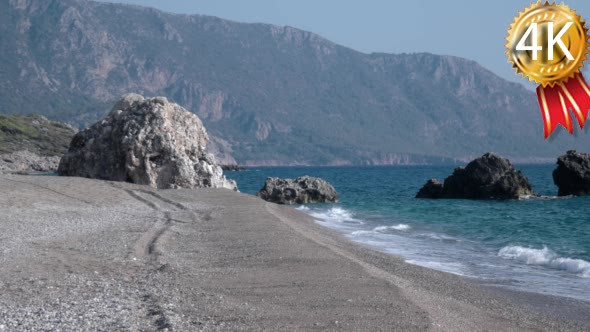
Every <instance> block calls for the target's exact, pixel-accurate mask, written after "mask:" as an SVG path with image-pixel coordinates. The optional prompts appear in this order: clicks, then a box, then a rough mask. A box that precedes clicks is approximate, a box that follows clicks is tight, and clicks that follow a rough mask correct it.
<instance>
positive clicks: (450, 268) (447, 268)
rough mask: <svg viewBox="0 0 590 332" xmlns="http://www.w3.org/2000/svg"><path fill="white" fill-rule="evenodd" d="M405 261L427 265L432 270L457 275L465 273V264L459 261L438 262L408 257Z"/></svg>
mask: <svg viewBox="0 0 590 332" xmlns="http://www.w3.org/2000/svg"><path fill="white" fill-rule="evenodd" d="M406 263H408V264H413V265H419V266H423V267H427V268H429V269H433V270H439V271H444V272H449V273H453V274H457V275H463V276H464V275H466V274H465V273H464V269H465V265H463V264H461V263H454V262H438V261H424V260H415V259H408V260H406Z"/></svg>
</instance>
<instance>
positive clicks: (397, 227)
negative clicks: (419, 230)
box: [350, 224, 412, 236]
mask: <svg viewBox="0 0 590 332" xmlns="http://www.w3.org/2000/svg"><path fill="white" fill-rule="evenodd" d="M411 228H412V227H410V226H409V225H406V224H398V225H392V226H377V227H375V228H373V230H370V231H368V230H358V231H354V232H351V233H350V235H352V236H359V235H376V234H383V233H387V231H391V230H394V231H401V232H403V231H408V230H410V229H411Z"/></svg>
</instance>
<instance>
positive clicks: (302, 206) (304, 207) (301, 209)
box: [295, 205, 309, 211]
mask: <svg viewBox="0 0 590 332" xmlns="http://www.w3.org/2000/svg"><path fill="white" fill-rule="evenodd" d="M295 209H296V210H299V211H309V207H307V206H305V205H301V206H298V207H296V208H295Z"/></svg>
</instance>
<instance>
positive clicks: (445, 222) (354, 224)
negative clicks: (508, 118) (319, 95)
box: [225, 165, 590, 302]
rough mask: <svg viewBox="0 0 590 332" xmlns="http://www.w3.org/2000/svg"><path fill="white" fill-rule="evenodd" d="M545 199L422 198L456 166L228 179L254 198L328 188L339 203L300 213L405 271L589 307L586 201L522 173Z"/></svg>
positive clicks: (298, 171) (543, 177)
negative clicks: (316, 183) (272, 190)
mask: <svg viewBox="0 0 590 332" xmlns="http://www.w3.org/2000/svg"><path fill="white" fill-rule="evenodd" d="M516 166H517V168H518V169H520V170H522V172H523V173H524V174H525V176H527V178H528V179H529V181H530V182H531V184H532V185H533V188H534V190H535V191H536V192H537V193H538V194H540V195H542V196H541V197H539V198H536V197H528V198H523V199H520V200H512V201H483V200H459V199H443V200H430V199H416V198H414V196H415V195H416V192H417V191H418V190H419V189H420V187H421V186H422V185H423V184H424V183H425V182H426V181H427V180H428V179H430V178H438V179H440V180H443V179H444V178H445V177H447V176H448V175H450V174H451V173H452V171H453V169H454V167H455V166H392V167H252V168H248V169H247V170H246V171H243V172H226V173H225V174H226V176H227V177H228V178H231V179H234V180H236V181H237V183H238V187H239V189H240V191H241V192H245V193H249V194H256V193H257V192H258V191H259V190H260V189H261V187H262V186H263V184H264V181H265V179H266V178H267V177H281V178H294V177H298V176H303V175H310V176H316V177H320V178H323V179H325V180H327V181H328V182H330V183H331V184H332V185H333V186H334V187H335V188H336V190H337V191H338V193H339V194H340V202H339V203H337V204H308V205H296V206H294V208H296V209H299V210H301V211H302V212H305V213H307V214H309V215H311V216H312V217H314V218H315V219H316V220H317V223H318V224H320V225H323V226H325V227H328V228H331V229H334V230H336V231H338V232H341V233H343V234H344V236H346V237H348V238H349V239H351V240H352V241H354V242H358V243H359V244H361V245H364V246H367V247H371V248H373V249H375V250H379V251H382V252H385V253H388V254H391V255H396V256H401V257H402V258H403V259H405V261H406V262H408V263H410V264H416V265H420V266H424V267H427V268H431V269H436V270H440V271H445V272H449V273H454V274H457V275H461V276H465V277H468V278H473V279H477V281H478V282H480V283H483V284H486V285H490V286H497V287H505V288H510V289H514V290H521V291H528V292H535V293H542V294H549V295H555V296H564V297H571V298H575V299H579V300H583V301H589V302H590V197H557V196H556V195H557V187H556V186H555V185H554V184H553V179H552V175H551V174H552V172H553V170H554V169H555V165H516Z"/></svg>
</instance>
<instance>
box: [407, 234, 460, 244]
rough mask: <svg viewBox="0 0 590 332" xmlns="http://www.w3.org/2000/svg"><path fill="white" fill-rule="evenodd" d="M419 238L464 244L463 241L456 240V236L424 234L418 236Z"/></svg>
mask: <svg viewBox="0 0 590 332" xmlns="http://www.w3.org/2000/svg"><path fill="white" fill-rule="evenodd" d="M418 237H419V238H426V239H430V240H436V241H441V242H451V243H455V242H463V240H461V239H459V238H456V237H454V236H450V235H445V234H440V233H422V234H419V235H418Z"/></svg>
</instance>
